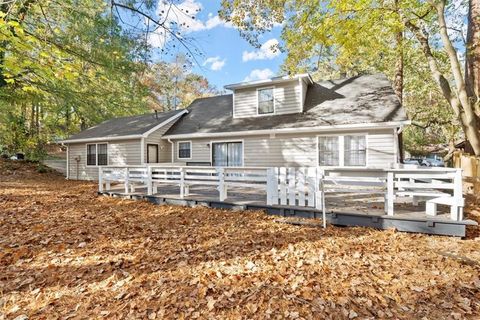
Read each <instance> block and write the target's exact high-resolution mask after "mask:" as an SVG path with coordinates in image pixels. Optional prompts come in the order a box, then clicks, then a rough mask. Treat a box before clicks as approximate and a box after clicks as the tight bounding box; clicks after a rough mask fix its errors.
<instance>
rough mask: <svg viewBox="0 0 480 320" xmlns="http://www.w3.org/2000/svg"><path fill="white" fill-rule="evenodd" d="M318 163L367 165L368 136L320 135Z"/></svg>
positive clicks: (349, 165)
mask: <svg viewBox="0 0 480 320" xmlns="http://www.w3.org/2000/svg"><path fill="white" fill-rule="evenodd" d="M318 165H319V166H334V167H336V166H339V167H343V166H346V167H362V166H366V165H367V136H366V135H345V136H319V137H318Z"/></svg>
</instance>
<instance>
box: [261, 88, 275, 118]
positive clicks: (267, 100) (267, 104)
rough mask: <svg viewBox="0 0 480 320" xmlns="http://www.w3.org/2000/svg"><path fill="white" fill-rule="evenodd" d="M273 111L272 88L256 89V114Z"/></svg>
mask: <svg viewBox="0 0 480 320" xmlns="http://www.w3.org/2000/svg"><path fill="white" fill-rule="evenodd" d="M274 112H275V103H274V101H273V88H264V89H258V106H257V113H258V114H270V113H274Z"/></svg>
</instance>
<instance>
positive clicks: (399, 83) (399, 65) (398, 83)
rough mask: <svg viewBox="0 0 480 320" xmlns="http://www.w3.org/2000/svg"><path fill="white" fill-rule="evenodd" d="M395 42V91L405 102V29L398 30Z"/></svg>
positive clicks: (396, 3)
mask: <svg viewBox="0 0 480 320" xmlns="http://www.w3.org/2000/svg"><path fill="white" fill-rule="evenodd" d="M398 2H399V0H395V10H396V12H397V13H398V12H399V8H398ZM395 42H396V49H397V50H396V51H397V52H396V53H397V57H396V58H397V59H396V62H395V81H394V87H395V93H396V94H397V97H398V99H399V100H400V103H403V30H400V31H398V32H397V33H396V34H395Z"/></svg>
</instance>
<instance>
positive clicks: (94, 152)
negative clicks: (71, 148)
mask: <svg viewBox="0 0 480 320" xmlns="http://www.w3.org/2000/svg"><path fill="white" fill-rule="evenodd" d="M106 165H108V147H107V144H106V143H92V144H87V166H106Z"/></svg>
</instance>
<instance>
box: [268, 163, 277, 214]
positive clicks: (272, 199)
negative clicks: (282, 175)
mask: <svg viewBox="0 0 480 320" xmlns="http://www.w3.org/2000/svg"><path fill="white" fill-rule="evenodd" d="M277 204H278V168H268V169H267V205H269V206H272V205H277Z"/></svg>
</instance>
